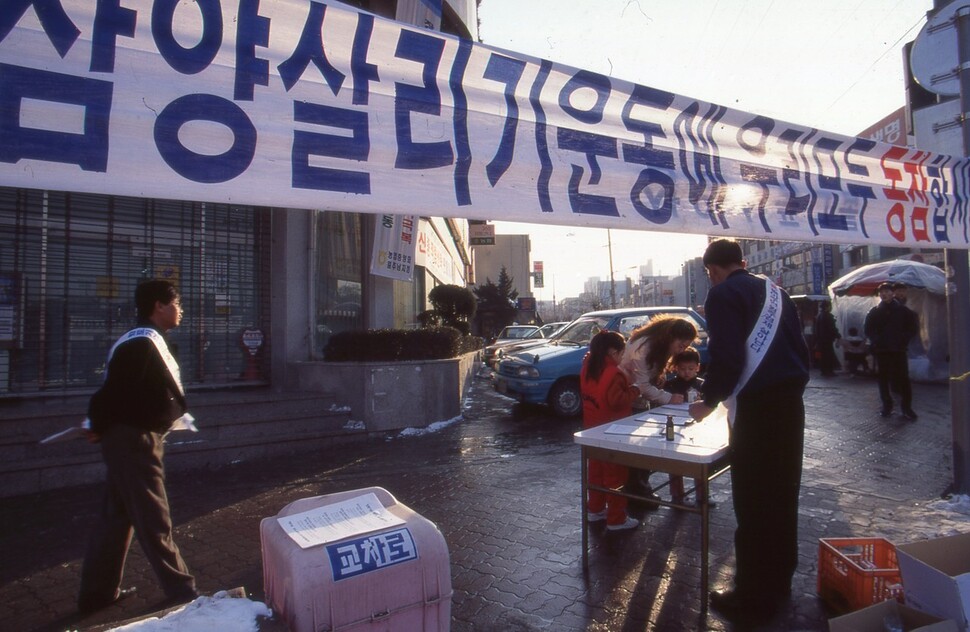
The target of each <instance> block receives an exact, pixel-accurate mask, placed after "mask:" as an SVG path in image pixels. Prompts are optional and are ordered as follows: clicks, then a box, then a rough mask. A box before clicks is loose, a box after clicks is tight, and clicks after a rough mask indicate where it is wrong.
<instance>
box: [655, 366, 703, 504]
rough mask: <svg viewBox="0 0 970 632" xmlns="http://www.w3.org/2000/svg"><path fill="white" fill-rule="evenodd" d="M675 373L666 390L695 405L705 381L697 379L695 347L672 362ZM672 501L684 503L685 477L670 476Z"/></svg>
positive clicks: (665, 385)
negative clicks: (681, 396)
mask: <svg viewBox="0 0 970 632" xmlns="http://www.w3.org/2000/svg"><path fill="white" fill-rule="evenodd" d="M671 365H672V366H673V369H674V371H675V373H674V376H673V377H669V378H667V381H666V382H664V386H663V388H664V390H665V391H667V392H668V393H674V394H675V395H683V396H684V401H685V402H687V403H688V404H692V403H694V401H695V400H696V399H697V398H698V396H699V395H700V392H701V386H703V385H704V380H703V379H701V378H699V377H697V373H698V372H699V371H700V370H701V354H699V353H698V352H697V349H695V348H693V347H687V348H686V349H684V350H683V351H681V352H680V353H678V354H677V355H675V356H674V357H673V359H672V360H671ZM670 499H671V500H672V501H674V502H675V503H682V502H684V477H683V476H678V475H676V474H671V475H670Z"/></svg>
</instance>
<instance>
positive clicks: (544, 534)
mask: <svg viewBox="0 0 970 632" xmlns="http://www.w3.org/2000/svg"><path fill="white" fill-rule="evenodd" d="M806 407H807V411H808V431H807V435H806V451H805V468H804V483H803V488H802V502H801V522H800V540H801V554H800V562H799V568H798V573H797V575H796V577H795V589H794V594H793V598H792V602H791V606H790V607H789V608H788V609H787V610H786V611H785V612H783V613H781V614H779V615H778V617H777V618H776V619H775V620H774V621H772V622H771V624H769V625H767V626H765V627H764V628H762V629H765V630H824V629H826V623H825V622H826V620H827V617H828V616H829V613H827V612H826V611H825V610H824V608H823V607H822V605H821V604H820V602H819V601H818V599H817V598H816V596H815V590H816V566H817V561H818V538H820V537H873V536H881V537H885V538H888V539H889V540H891V541H893V542H896V543H905V542H911V541H915V540H920V539H924V538H928V537H936V536H939V535H947V534H951V533H955V532H962V531H970V524H967V518H966V517H965V516H962V515H959V514H955V513H951V512H947V511H944V510H941V509H938V508H936V507H927V504H928V503H931V502H933V501H935V500H936V499H938V498H939V495H940V493H941V492H942V491H943V490H944V488H945V487H946V486H947V485H948V484H949V482H950V481H951V479H952V475H951V459H952V453H951V432H950V416H949V394H948V391H947V389H946V388H945V387H944V386H939V385H920V384H918V385H915V408H916V410H917V412H919V413H920V419H919V420H918V421H917V422H907V421H905V420H904V419H903V418H902V417H898V416H897V417H892V418H889V419H883V418H881V417H880V416H879V415H878V409H879V405H878V396H877V394H876V384H875V382H874V381H873V380H870V379H866V378H850V377H847V376H838V377H835V378H819V377H818V376H817V374H815V373H813V381H812V383H811V384H810V385H809V389H808V392H807V395H806ZM203 423H204V420H203ZM579 425H580V422H579V420H578V419H573V420H557V419H554V418H553V417H551V416H550V415H549V414H548V412H547V411H546V410H545V409H544V408H541V407H527V406H521V405H517V404H514V403H513V402H511V401H510V400H507V399H505V398H503V397H501V396H499V395H496V394H495V393H493V392H492V391H491V388H490V386H489V384H488V382H487V380H485V379H478V380H475V383H474V384H473V386H472V390H471V392H470V395H469V398H468V401H467V403H466V406H465V412H464V416H463V419H462V420H460V421H457V422H455V423H453V424H451V425H448V426H447V427H445V428H444V429H441V430H439V431H437V432H434V433H428V434H420V435H416V436H397V437H394V438H391V439H388V440H371V441H368V442H366V443H361V444H359V445H351V446H343V447H341V448H338V449H334V450H332V451H326V452H322V451H321V452H319V453H314V454H310V455H304V456H301V457H296V458H287V459H277V460H274V461H271V462H247V463H239V464H235V465H232V466H227V467H224V468H222V469H219V470H215V471H200V472H195V473H191V474H177V475H172V476H171V477H170V480H169V491H170V496H171V497H170V501H171V505H172V509H173V517H174V520H175V522H176V525H177V527H176V541H177V542H178V544H179V545H180V547H181V548H182V552H183V554H184V556H185V559H186V561H187V563H188V564H189V567H190V568H191V570H192V571H193V572H194V573H195V574H196V576H197V578H198V581H199V588H200V590H202V591H203V592H205V593H212V592H215V591H217V590H222V589H229V588H233V587H236V586H244V587H245V588H246V589H247V591H248V592H249V593H250V595H251V597H252V598H253V599H255V600H260V601H261V600H263V592H262V568H261V560H260V543H259V521H260V520H261V519H262V518H264V517H267V516H273V515H275V514H276V513H277V512H278V511H279V510H280V509H281V508H282V507H283V506H284V505H286V504H287V503H289V502H290V501H292V500H295V499H298V498H304V497H308V496H314V495H318V494H327V493H331V492H335V491H340V490H346V489H357V488H363V487H369V486H373V485H377V486H381V487H384V488H386V489H387V490H389V491H390V492H391V493H392V494H394V495H395V496H396V497H397V498H398V500H399V501H400V502H402V503H404V504H406V505H408V506H410V507H411V508H412V509H414V510H415V511H417V512H419V513H421V514H422V515H424V516H425V517H427V518H429V519H430V520H432V521H433V522H435V523H436V524H437V525H438V527H439V528H440V529H441V531H442V532H443V534H444V536H445V538H446V540H447V542H448V547H449V553H450V556H451V569H452V583H453V588H454V595H453V598H452V630H455V631H456V632H479V631H489V632H490V631H496V632H509V631H512V632H515V631H523V632H524V631H533V630H549V631H556V632H560V631H574V630H575V631H579V630H589V631H598V632H606V631H614V630H624V631H634V630H663V631H668V630H670V631H678V630H729V629H732V627H731V626H730V625H729V624H727V623H725V622H724V621H722V620H721V619H720V618H719V617H718V616H717V615H716V614H714V613H708V614H706V615H704V614H702V613H701V604H702V600H703V599H704V596H703V595H701V594H700V588H699V580H700V569H699V558H700V554H699V551H698V541H699V532H700V521H699V519H698V518H697V517H696V516H694V515H692V514H682V513H678V512H673V511H670V510H667V509H661V510H658V511H655V512H650V513H648V514H647V515H646V521H645V524H644V525H642V526H641V527H640V528H639V529H638V530H636V531H635V532H632V533H625V534H606V533H604V532H601V531H594V532H593V534H592V538H591V544H592V547H593V548H592V550H591V553H590V570H589V575H588V577H584V576H583V573H582V568H581V551H580V522H579V520H580V515H579V488H580V486H579V473H580V463H579V458H578V455H579V449H578V448H577V447H576V446H575V445H574V444H573V442H572V433H573V432H575V431H576V430H578V428H579ZM658 476H659V475H658ZM729 484H730V481H729V477H728V476H724V477H721V478H720V479H718V480H717V481H715V483H714V484H713V486H712V495H713V497H714V499H715V500H717V501H718V503H719V506H718V507H717V508H716V509H715V510H714V511H713V513H712V524H711V563H712V566H711V582H712V586H715V587H716V586H719V585H724V584H726V583H727V582H729V580H730V577H731V571H732V568H733V542H732V538H733V530H734V524H735V523H734V515H733V511H732V509H731V502H730V495H729V491H728V490H729ZM99 496H100V489H99V488H98V487H94V486H85V487H78V488H73V489H70V490H62V491H57V492H49V493H44V494H38V495H34V496H30V497H18V498H10V499H0V515H2V516H3V518H2V520H0V542H2V554H0V621H2V622H3V625H2V627H3V628H4V629H6V630H15V631H20V630H51V631H54V630H66V629H78V628H80V629H85V628H91V627H95V626H100V625H103V624H105V623H109V622H117V621H122V620H125V619H129V618H132V617H136V616H139V615H142V614H145V613H148V612H152V611H154V610H156V609H157V607H158V604H159V602H160V601H161V600H162V597H163V595H162V594H161V592H160V591H159V590H158V588H157V582H156V580H155V577H154V575H153V574H152V572H151V570H150V569H149V568H148V566H147V563H146V562H145V559H144V556H143V555H142V553H141V551H140V549H139V547H138V546H137V545H136V544H133V546H132V550H131V555H130V556H129V560H128V565H127V569H128V570H127V575H126V579H125V585H137V586H138V588H139V593H138V594H137V596H135V597H133V598H131V599H128V600H126V601H124V602H122V603H121V604H119V605H116V606H114V607H112V608H109V609H106V610H104V611H102V612H100V613H98V614H96V615H95V616H91V617H89V618H87V619H84V620H79V619H78V618H77V617H76V615H75V614H74V602H75V597H76V591H77V582H78V572H79V566H80V557H81V555H82V553H83V548H84V541H85V537H86V532H87V527H88V525H89V524H90V522H91V520H92V516H93V515H94V513H95V512H96V511H97V508H98V503H99Z"/></svg>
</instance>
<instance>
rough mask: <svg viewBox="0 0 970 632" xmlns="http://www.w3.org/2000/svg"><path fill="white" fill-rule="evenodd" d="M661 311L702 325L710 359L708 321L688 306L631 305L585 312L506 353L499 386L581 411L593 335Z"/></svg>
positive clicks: (632, 325)
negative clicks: (539, 341)
mask: <svg viewBox="0 0 970 632" xmlns="http://www.w3.org/2000/svg"><path fill="white" fill-rule="evenodd" d="M661 315H671V316H678V317H680V318H686V319H688V320H690V321H691V322H692V323H694V326H695V327H697V340H695V341H694V345H693V346H694V348H695V349H697V350H698V351H699V352H700V354H701V364H702V366H703V365H706V364H707V323H706V322H704V319H703V318H702V317H701V316H700V315H699V314H698V313H697V312H695V311H694V310H692V309H689V308H687V307H629V308H624V309H610V310H603V311H598V312H589V313H587V314H583V315H582V316H580V317H579V318H577V319H576V320H574V321H573V322H572V323H570V324H569V325H568V326H566V327H565V328H563V329H562V331H560V332H559V335H558V336H556V338H555V340H552V341H550V342H549V343H547V344H543V345H540V346H538V347H532V348H531V349H527V350H525V351H521V352H519V353H512V354H511V355H509V356H506V357H505V358H504V359H502V361H501V362H499V364H498V370H497V371H496V372H495V374H494V375H493V378H492V379H493V386H494V388H495V390H496V391H497V392H499V393H501V394H503V395H506V396H508V397H512V398H514V399H517V400H519V401H520V402H527V403H532V404H549V406H551V407H552V410H553V412H555V413H556V414H557V415H560V416H563V417H571V416H575V415H579V414H580V413H581V412H582V410H583V401H582V397H581V396H580V392H579V372H580V370H581V369H582V366H583V357H584V356H585V355H586V351H587V350H588V348H589V341H590V339H592V337H593V336H594V335H596V333H597V332H599V331H601V330H603V329H610V330H613V331H618V332H620V333H621V334H623V335H624V336H626V337H627V338H629V337H630V333H631V332H632V331H633V330H634V329H636V328H637V327H640V326H641V325H645V324H647V323H648V322H650V320H651V319H653V318H656V317H657V316H661Z"/></svg>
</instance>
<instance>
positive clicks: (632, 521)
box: [606, 516, 640, 531]
mask: <svg viewBox="0 0 970 632" xmlns="http://www.w3.org/2000/svg"><path fill="white" fill-rule="evenodd" d="M639 526H640V521H639V520H637V519H636V518H631V517H630V516H627V517H626V520H624V521H623V522H621V523H620V524H608V525H606V530H607V531H626V530H627V529H636V528H637V527H639Z"/></svg>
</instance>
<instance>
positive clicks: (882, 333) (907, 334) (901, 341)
mask: <svg viewBox="0 0 970 632" xmlns="http://www.w3.org/2000/svg"><path fill="white" fill-rule="evenodd" d="M865 332H866V338H868V339H869V342H870V350H871V351H872V352H873V353H905V352H906V347H907V346H908V345H909V341H910V339H911V338H912V337H913V336H915V335H916V334H918V333H919V316H917V315H916V312H914V311H913V310H911V309H909V308H908V307H906V306H905V305H903V304H902V303H900V302H899V301H897V300H895V299H892V300H889V301H881V302H880V303H879V304H878V305H876V306H875V307H873V308H872V309H870V310H869V313H868V314H866V324H865Z"/></svg>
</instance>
